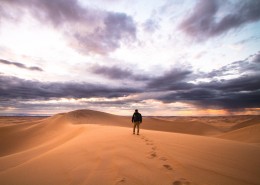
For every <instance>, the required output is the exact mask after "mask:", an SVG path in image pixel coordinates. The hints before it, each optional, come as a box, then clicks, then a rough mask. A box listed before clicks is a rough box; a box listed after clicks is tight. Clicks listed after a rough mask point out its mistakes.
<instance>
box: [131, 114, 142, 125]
mask: <svg viewBox="0 0 260 185" xmlns="http://www.w3.org/2000/svg"><path fill="white" fill-rule="evenodd" d="M133 122H140V123H142V115H141V114H140V113H139V112H135V113H134V114H133V117H132V123H133Z"/></svg>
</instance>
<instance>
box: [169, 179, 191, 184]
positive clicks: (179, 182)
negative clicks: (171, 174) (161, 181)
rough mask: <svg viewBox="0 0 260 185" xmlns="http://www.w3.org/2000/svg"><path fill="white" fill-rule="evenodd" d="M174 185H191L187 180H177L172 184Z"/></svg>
mask: <svg viewBox="0 0 260 185" xmlns="http://www.w3.org/2000/svg"><path fill="white" fill-rule="evenodd" d="M172 184H173V185H190V182H189V181H187V180H186V179H183V178H182V179H180V180H177V181H174V182H173V183H172Z"/></svg>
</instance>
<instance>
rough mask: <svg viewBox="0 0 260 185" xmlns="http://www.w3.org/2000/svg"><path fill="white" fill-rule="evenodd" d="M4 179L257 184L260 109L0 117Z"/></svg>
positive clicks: (22, 183)
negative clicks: (217, 113)
mask: <svg viewBox="0 0 260 185" xmlns="http://www.w3.org/2000/svg"><path fill="white" fill-rule="evenodd" d="M0 146H1V150H0V184H3V185H31V184H32V185H34V184H37V185H41V184H42V185H66V184H68V185H77V184H82V185H85V184H89V185H103V184H106V185H107V184H108V185H110V184H111V185H112V184H138V185H139V184H143V185H167V184H169V185H170V184H171V185H193V184H194V185H196V184H197V185H259V184H260V157H259V156H260V116H232V117H231V116H230V117H144V118H143V123H142V125H141V130H140V135H133V134H132V123H131V117H126V116H116V115H112V114H107V113H103V112H97V111H91V110H77V111H72V112H68V113H62V114H57V115H54V116H52V117H47V118H40V117H1V118H0Z"/></svg>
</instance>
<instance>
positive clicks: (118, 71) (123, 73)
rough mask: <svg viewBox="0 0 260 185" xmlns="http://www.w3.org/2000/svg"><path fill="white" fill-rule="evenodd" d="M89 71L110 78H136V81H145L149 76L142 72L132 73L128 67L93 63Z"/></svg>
mask: <svg viewBox="0 0 260 185" xmlns="http://www.w3.org/2000/svg"><path fill="white" fill-rule="evenodd" d="M90 71H91V72H92V73H94V74H98V75H102V76H104V77H107V78H109V79H112V80H122V79H128V80H137V81H145V80H148V79H149V77H148V76H145V75H143V74H138V75H137V74H134V73H133V71H132V70H130V69H128V68H120V67H118V66H110V67H108V66H100V65H95V66H92V67H91V68H90Z"/></svg>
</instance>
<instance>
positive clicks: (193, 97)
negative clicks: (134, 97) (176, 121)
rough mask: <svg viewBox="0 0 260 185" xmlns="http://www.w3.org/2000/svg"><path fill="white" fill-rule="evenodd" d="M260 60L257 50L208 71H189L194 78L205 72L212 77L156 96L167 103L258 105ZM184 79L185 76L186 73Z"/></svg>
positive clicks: (217, 106) (233, 105) (241, 106)
mask: <svg viewBox="0 0 260 185" xmlns="http://www.w3.org/2000/svg"><path fill="white" fill-rule="evenodd" d="M259 63H260V53H259V52H258V53H257V54H255V55H252V56H250V57H248V58H247V59H245V60H241V61H236V62H233V63H231V64H229V65H227V66H224V67H222V68H220V69H219V70H214V71H213V72H211V73H209V74H200V75H198V74H197V75H196V74H190V75H191V76H194V79H196V77H199V76H203V75H204V76H206V77H210V79H215V80H211V81H209V82H203V83H197V84H192V85H190V86H186V87H185V88H182V89H181V88H173V89H172V91H171V92H169V93H168V94H166V95H162V96H160V97H159V98H158V99H159V100H162V101H163V102H166V103H170V102H186V103H191V104H194V105H197V106H200V107H203V108H208V107H211V108H212V107H213V108H224V109H231V110H234V109H244V108H257V107H259V105H260V98H259V97H260V67H259ZM234 72H235V73H234ZM234 74H235V75H236V76H237V77H233V78H231V79H226V78H225V77H226V76H227V75H234ZM218 78H220V79H218ZM183 79H184V80H185V76H184V77H183ZM184 82H185V81H184ZM167 83H168V82H167ZM159 84H160V83H158V86H157V87H158V88H162V90H164V89H165V88H164V87H160V85H159ZM165 86H166V85H165ZM166 87H167V86H166Z"/></svg>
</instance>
